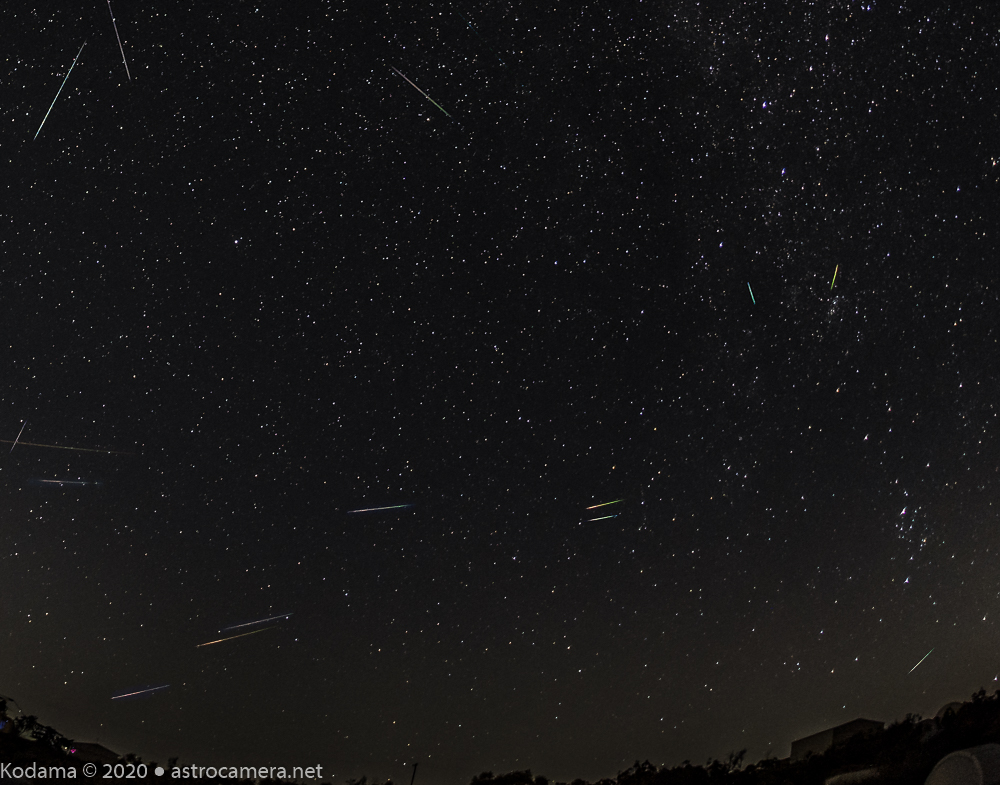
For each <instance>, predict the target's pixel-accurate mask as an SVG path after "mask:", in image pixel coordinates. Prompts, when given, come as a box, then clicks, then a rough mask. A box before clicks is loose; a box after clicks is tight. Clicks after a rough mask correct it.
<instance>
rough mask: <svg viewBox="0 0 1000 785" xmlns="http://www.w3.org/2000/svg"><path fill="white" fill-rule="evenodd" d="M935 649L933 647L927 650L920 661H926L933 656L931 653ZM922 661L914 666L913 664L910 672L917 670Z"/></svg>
mask: <svg viewBox="0 0 1000 785" xmlns="http://www.w3.org/2000/svg"><path fill="white" fill-rule="evenodd" d="M933 651H934V649H931V650H930V651H929V652H927V653H926V654H925V655H924V656H923V657H921V658H920V662H923V661H924V660H926V659H927V658H928V657H930V656H931V654H932V653H933ZM920 662H918V663H917V664H916V665H914V666H913V667H912V668H910V673H913V671H915V670H916V669H917V668H919V667H920Z"/></svg>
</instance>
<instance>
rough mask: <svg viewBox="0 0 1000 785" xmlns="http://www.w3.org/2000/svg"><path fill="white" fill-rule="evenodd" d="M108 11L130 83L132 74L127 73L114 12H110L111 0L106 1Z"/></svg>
mask: <svg viewBox="0 0 1000 785" xmlns="http://www.w3.org/2000/svg"><path fill="white" fill-rule="evenodd" d="M108 11H109V12H110V13H111V24H113V25H114V26H115V38H117V39H118V49H119V50H121V53H122V62H123V63H125V73H126V74H128V80H129V81H130V82H131V81H132V74H130V73H129V70H128V63H127V62H126V61H125V49H124V48H123V47H122V37H121V36H120V35H118V23H117V22H116V21H115V12H114V11H112V10H111V0H108Z"/></svg>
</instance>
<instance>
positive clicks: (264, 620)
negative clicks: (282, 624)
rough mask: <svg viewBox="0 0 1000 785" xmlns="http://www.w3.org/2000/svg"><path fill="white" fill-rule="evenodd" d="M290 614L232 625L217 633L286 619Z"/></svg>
mask: <svg viewBox="0 0 1000 785" xmlns="http://www.w3.org/2000/svg"><path fill="white" fill-rule="evenodd" d="M291 615H292V614H290V613H282V614H281V615H280V616H269V617H268V618H266V619H257V621H248V622H244V623H243V624H233V625H230V626H229V627H223V628H222V629H221V630H219V632H225V631H226V630H238V629H239V628H240V627H252V626H253V625H254V624H263V623H264V622H266V621H274V620H275V619H287V618H288V617H289V616H291Z"/></svg>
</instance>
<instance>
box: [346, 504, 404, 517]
mask: <svg viewBox="0 0 1000 785" xmlns="http://www.w3.org/2000/svg"><path fill="white" fill-rule="evenodd" d="M412 506H413V505H412V504H394V505H392V506H391V507H365V508H363V509H361V510H348V511H347V514H348V515H350V514H351V513H352V512H379V511H380V510H402V509H403V508H404V507H412Z"/></svg>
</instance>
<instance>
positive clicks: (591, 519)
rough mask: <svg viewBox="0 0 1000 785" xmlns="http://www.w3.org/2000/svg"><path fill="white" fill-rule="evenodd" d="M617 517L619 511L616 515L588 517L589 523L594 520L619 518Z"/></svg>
mask: <svg viewBox="0 0 1000 785" xmlns="http://www.w3.org/2000/svg"><path fill="white" fill-rule="evenodd" d="M617 517H618V513H617V512H616V513H615V514H614V515H602V516H601V517H600V518H587V523H590V522H592V521H606V520H607V519H608V518H617Z"/></svg>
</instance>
